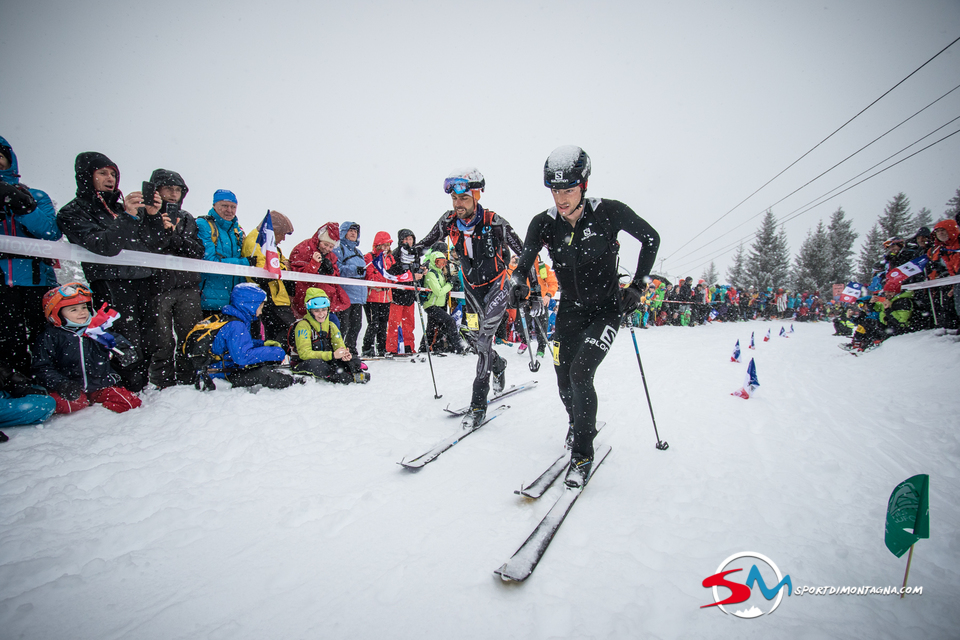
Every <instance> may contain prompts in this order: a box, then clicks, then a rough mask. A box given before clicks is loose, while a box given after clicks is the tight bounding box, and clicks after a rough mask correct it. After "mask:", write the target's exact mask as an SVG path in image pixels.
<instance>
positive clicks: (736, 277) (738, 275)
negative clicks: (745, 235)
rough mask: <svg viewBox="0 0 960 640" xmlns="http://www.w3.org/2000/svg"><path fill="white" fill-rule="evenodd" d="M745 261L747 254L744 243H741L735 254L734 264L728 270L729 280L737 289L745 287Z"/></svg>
mask: <svg viewBox="0 0 960 640" xmlns="http://www.w3.org/2000/svg"><path fill="white" fill-rule="evenodd" d="M745 262H746V255H745V254H744V249H743V243H741V244H740V246H739V247H737V252H736V253H735V254H734V255H733V266H731V267H730V270H729V271H727V282H729V283H730V284H732V285H733V287H734V288H735V289H736V290H737V291H740V290H741V289H744V288H745V285H746V280H745V273H744V263H745Z"/></svg>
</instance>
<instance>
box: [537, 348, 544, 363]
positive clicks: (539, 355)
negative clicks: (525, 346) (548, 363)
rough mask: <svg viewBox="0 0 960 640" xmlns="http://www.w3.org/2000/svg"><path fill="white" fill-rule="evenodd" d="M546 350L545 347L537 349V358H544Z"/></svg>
mask: <svg viewBox="0 0 960 640" xmlns="http://www.w3.org/2000/svg"><path fill="white" fill-rule="evenodd" d="M543 355H544V351H543V349H537V360H543Z"/></svg>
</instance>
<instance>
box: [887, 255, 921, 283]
mask: <svg viewBox="0 0 960 640" xmlns="http://www.w3.org/2000/svg"><path fill="white" fill-rule="evenodd" d="M928 262H930V258H928V257H927V256H926V255H922V256H917V257H916V258H914V259H913V260H910V261H909V262H905V263H903V264H902V265H900V266H899V267H897V268H895V269H891V270H890V272H889V273H887V279H886V280H885V281H884V283H883V288H884V290H885V291H899V290H900V285H901V283H903V281H904V280H906V279H907V278H910V277H913V276H915V275H917V274H918V273H923V268H924V267H925V266H927V263H928Z"/></svg>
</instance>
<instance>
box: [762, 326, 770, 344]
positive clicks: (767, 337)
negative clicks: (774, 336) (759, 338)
mask: <svg viewBox="0 0 960 640" xmlns="http://www.w3.org/2000/svg"><path fill="white" fill-rule="evenodd" d="M763 341H764V342H770V329H767V335H765V336H763Z"/></svg>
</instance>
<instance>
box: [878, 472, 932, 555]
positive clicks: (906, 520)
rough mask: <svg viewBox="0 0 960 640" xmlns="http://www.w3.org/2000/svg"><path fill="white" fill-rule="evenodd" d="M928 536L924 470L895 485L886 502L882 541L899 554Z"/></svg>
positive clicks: (928, 493) (928, 517) (928, 491)
mask: <svg viewBox="0 0 960 640" xmlns="http://www.w3.org/2000/svg"><path fill="white" fill-rule="evenodd" d="M929 537H930V476H928V475H927V474H925V473H921V474H919V475H916V476H913V477H912V478H907V479H906V480H904V481H903V482H901V483H900V484H898V485H897V488H896V489H894V490H893V493H891V494H890V500H888V501H887V526H886V528H885V530H884V534H883V541H884V542H885V543H886V544H887V549H890V553H892V554H893V555H895V556H897V557H898V558H899V557H901V556H902V555H903V554H905V553H906V552H907V550H908V549H910V547H911V546H912V545H913V544H914V543H915V542H916V541H917V540H919V539H920V538H929Z"/></svg>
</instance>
